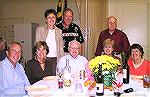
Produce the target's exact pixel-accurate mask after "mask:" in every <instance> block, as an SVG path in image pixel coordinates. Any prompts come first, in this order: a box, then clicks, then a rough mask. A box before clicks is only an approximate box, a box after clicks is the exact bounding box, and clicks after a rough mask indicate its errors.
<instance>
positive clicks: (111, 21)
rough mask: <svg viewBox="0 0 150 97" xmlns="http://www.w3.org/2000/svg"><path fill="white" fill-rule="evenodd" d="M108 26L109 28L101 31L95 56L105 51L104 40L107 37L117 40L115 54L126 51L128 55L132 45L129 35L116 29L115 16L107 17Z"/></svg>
mask: <svg viewBox="0 0 150 97" xmlns="http://www.w3.org/2000/svg"><path fill="white" fill-rule="evenodd" d="M107 27H108V29H106V30H104V31H102V32H101V33H100V36H99V40H98V44H97V48H96V53H95V56H99V55H101V54H102V53H103V52H102V50H103V41H104V40H105V39H107V38H111V39H112V40H114V41H115V43H114V44H115V45H114V52H113V53H114V54H115V55H118V54H120V53H121V52H124V53H125V54H126V55H128V51H129V47H130V43H129V40H128V37H127V35H126V34H125V33H124V32H122V31H120V30H118V29H116V28H117V19H116V18H115V17H114V16H110V17H108V18H107Z"/></svg>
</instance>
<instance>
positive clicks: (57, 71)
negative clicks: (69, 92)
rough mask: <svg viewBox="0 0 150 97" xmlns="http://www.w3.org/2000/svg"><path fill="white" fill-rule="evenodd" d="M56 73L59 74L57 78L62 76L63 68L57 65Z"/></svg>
mask: <svg viewBox="0 0 150 97" xmlns="http://www.w3.org/2000/svg"><path fill="white" fill-rule="evenodd" d="M56 74H57V75H58V76H59V78H62V75H63V74H64V70H63V69H60V68H58V67H57V68H56Z"/></svg>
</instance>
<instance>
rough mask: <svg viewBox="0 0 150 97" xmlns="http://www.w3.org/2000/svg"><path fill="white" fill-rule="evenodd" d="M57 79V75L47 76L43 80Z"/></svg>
mask: <svg viewBox="0 0 150 97" xmlns="http://www.w3.org/2000/svg"><path fill="white" fill-rule="evenodd" d="M55 79H57V76H46V77H44V78H43V80H45V81H47V80H55Z"/></svg>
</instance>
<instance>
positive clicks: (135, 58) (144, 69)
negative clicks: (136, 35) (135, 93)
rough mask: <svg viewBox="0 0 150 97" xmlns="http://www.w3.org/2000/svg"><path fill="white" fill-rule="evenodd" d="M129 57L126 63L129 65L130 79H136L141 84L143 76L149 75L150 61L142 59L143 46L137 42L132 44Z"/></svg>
mask: <svg viewBox="0 0 150 97" xmlns="http://www.w3.org/2000/svg"><path fill="white" fill-rule="evenodd" d="M129 53H130V58H129V59H128V65H129V67H130V75H131V79H132V80H136V81H138V82H139V84H140V85H143V80H142V78H143V76H144V75H147V74H149V75H150V61H148V60H146V59H144V57H143V54H144V51H143V47H142V46H141V45H139V44H133V45H132V46H131V47H130V51H129Z"/></svg>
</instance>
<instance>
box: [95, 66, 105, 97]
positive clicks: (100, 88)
mask: <svg viewBox="0 0 150 97" xmlns="http://www.w3.org/2000/svg"><path fill="white" fill-rule="evenodd" d="M95 77H96V95H97V96H102V95H104V75H103V74H102V65H100V64H99V70H98V73H97V74H96V75H95Z"/></svg>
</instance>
